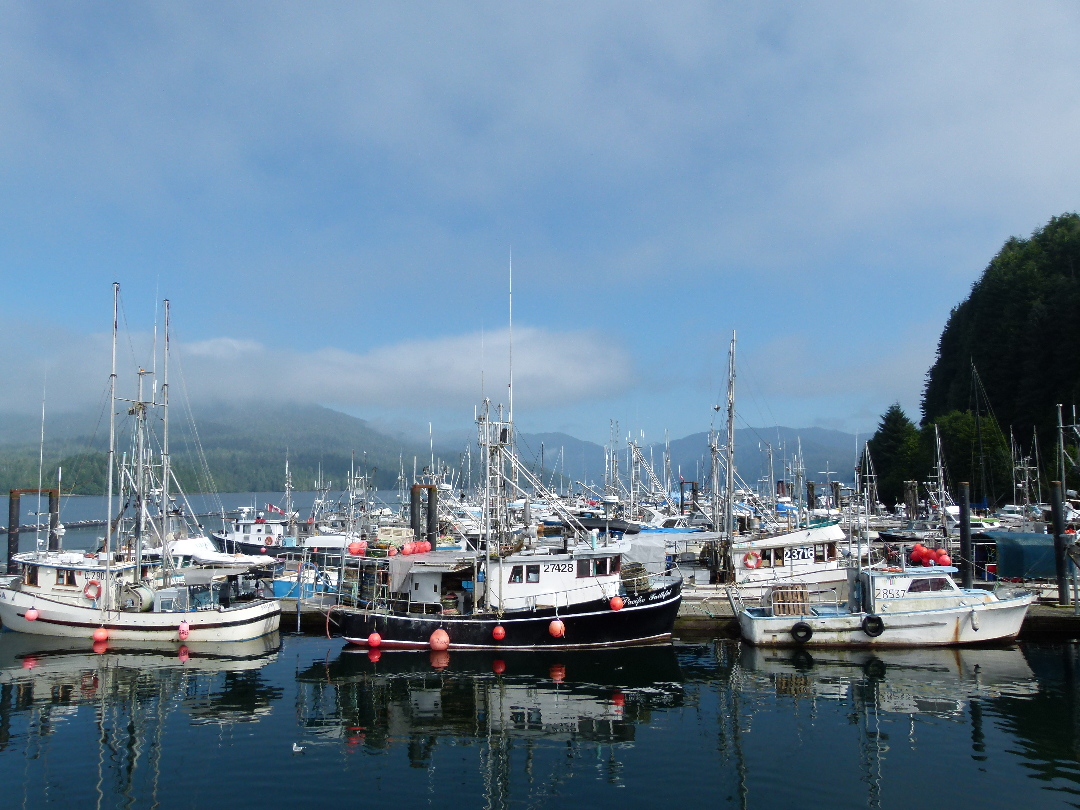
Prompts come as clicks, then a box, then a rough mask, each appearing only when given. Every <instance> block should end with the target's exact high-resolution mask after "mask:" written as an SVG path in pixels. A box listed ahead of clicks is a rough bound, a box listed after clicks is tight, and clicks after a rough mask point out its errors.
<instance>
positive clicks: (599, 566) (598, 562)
mask: <svg viewBox="0 0 1080 810" xmlns="http://www.w3.org/2000/svg"><path fill="white" fill-rule="evenodd" d="M593 576H596V577H606V576H607V557H600V558H598V559H595V560H593Z"/></svg>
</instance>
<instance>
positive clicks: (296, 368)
mask: <svg viewBox="0 0 1080 810" xmlns="http://www.w3.org/2000/svg"><path fill="white" fill-rule="evenodd" d="M6 329H10V330H11V332H12V333H16V332H17V333H18V334H19V335H21V338H20V340H19V347H20V349H21V351H19V352H14V353H12V354H9V355H7V356H6V357H4V358H3V359H0V378H3V379H11V380H13V381H15V380H19V381H20V382H18V383H17V384H12V385H9V386H6V387H4V388H3V389H2V390H0V407H2V408H3V409H5V410H19V411H27V410H32V409H33V408H35V407H37V405H38V403H39V402H40V396H41V377H39V376H36V375H35V374H34V373H33V372H32V371H31V369H33V370H35V371H42V373H44V370H46V369H47V371H48V374H49V379H50V384H49V386H50V387H49V402H50V407H51V408H56V409H59V410H69V409H79V410H83V409H87V408H89V407H90V406H91V405H92V404H93V403H94V402H96V401H97V399H98V398H100V395H101V392H102V391H103V390H104V388H105V386H106V384H107V381H108V367H109V341H108V338H107V337H106V336H103V335H91V336H74V335H70V334H64V333H60V332H56V331H49V330H44V329H35V328H32V327H29V326H27V325H25V324H22V325H17V326H11V325H9V326H8V327H6ZM9 337H13V335H9ZM152 344H153V340H152V336H151V335H148V334H135V335H132V336H131V339H130V340H128V339H127V338H122V339H121V341H120V348H119V351H118V357H119V359H118V368H119V373H118V389H119V393H120V394H121V395H122V396H131V395H133V392H134V385H135V383H134V379H135V377H134V374H133V369H134V368H135V367H136V366H137V365H139V364H142V365H143V366H145V367H147V368H150V367H152V363H153V360H152V359H151V357H152ZM509 349H510V341H509V332H508V330H506V329H503V330H498V331H494V332H487V333H486V334H484V333H480V332H472V333H468V334H461V335H451V336H447V337H443V338H434V339H417V340H412V341H407V342H404V343H398V344H393V345H387V346H380V347H376V348H373V349H371V350H369V351H366V352H363V353H356V352H350V351H346V350H343V349H339V348H334V347H324V348H320V349H316V350H314V351H309V352H304V351H296V350H292V349H271V348H268V347H267V346H266V345H264V344H262V343H260V342H258V341H255V340H237V339H233V338H222V337H217V338H209V339H204V340H200V341H194V342H191V343H180V342H174V354H173V357H172V361H171V372H172V374H173V378H172V379H171V380H170V384H171V388H172V391H173V396H174V397H175V396H177V394H178V393H180V391H179V386H180V385H184V386H185V387H186V388H187V393H188V395H189V396H190V397H191V398H192V400H193V401H196V402H198V401H200V400H201V401H207V400H211V399H214V400H225V401H237V402H242V401H247V400H251V399H258V400H260V401H265V400H266V399H268V398H269V399H270V400H272V401H275V402H278V401H286V400H291V401H305V402H314V403H320V404H324V405H329V406H332V407H337V408H341V409H344V410H350V411H354V412H363V411H364V410H365V409H374V410H377V411H379V412H383V413H385V412H387V411H388V410H392V409H411V410H427V411H432V410H435V411H441V412H449V411H453V410H455V409H457V410H459V411H460V412H461V415H462V416H463V417H465V416H467V415H469V414H471V410H472V406H473V405H476V404H479V402H480V400H481V385H482V381H483V384H484V386H485V389H486V393H487V395H488V396H489V397H490V398H491V399H492V401H493V402H496V403H499V402H502V403H506V402H507V401H508V390H507V383H508V380H509ZM513 351H514V396H515V405H517V404H519V403H520V405H521V406H525V407H529V408H538V409H539V408H548V407H562V406H568V405H572V404H575V403H581V402H587V401H589V400H595V399H600V398H604V397H608V396H611V395H612V394H616V393H621V392H623V391H625V390H626V389H627V388H628V387H630V386H631V385H633V384H634V382H635V380H634V376H633V369H632V367H631V363H630V361H629V358H628V356H627V354H626V352H625V351H624V349H623V348H622V347H621V346H619V345H617V344H615V343H613V342H612V341H610V340H609V339H607V338H605V337H604V336H602V335H599V334H596V333H592V332H578V333H562V332H553V331H550V330H546V329H539V328H534V327H519V328H517V329H516V330H515V331H514V343H513ZM28 356H29V358H32V360H31V362H29V363H27V360H28ZM5 366H6V367H5ZM158 369H159V371H160V370H161V366H159V367H158ZM129 389H130V390H129Z"/></svg>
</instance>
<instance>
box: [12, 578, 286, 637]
mask: <svg viewBox="0 0 1080 810" xmlns="http://www.w3.org/2000/svg"><path fill="white" fill-rule="evenodd" d="M30 608H35V609H36V610H37V611H38V617H37V619H36V620H34V621H29V620H27V618H26V611H27V610H28V609H30ZM0 621H2V622H3V626H4V629H6V630H13V631H15V632H18V633H29V634H32V635H38V636H59V637H64V638H86V639H90V638H93V637H94V631H95V630H98V629H99V628H104V629H105V630H106V631H108V634H109V639H111V640H117V641H121V640H123V641H163V642H170V641H175V642H177V643H179V642H185V643H192V642H197V641H247V640H250V639H255V638H261V637H262V636H265V635H266V634H268V633H273V632H275V631H276V630H277V629H278V625H279V624H280V622H281V606H280V605H279V604H278V603H277V602H276V601H274V600H271V599H261V600H258V601H255V602H248V603H242V604H240V605H236V606H234V607H229V608H223V609H219V610H196V611H188V612H176V613H172V612H169V613H149V612H148V613H128V612H123V611H107V612H106V611H103V610H101V609H99V608H95V607H83V606H80V605H71V604H65V603H62V602H55V601H52V600H49V599H43V598H42V597H41V596H40V595H35V594H27V593H23V592H21V591H17V590H12V589H7V588H5V589H2V590H0ZM181 622H186V623H187V625H188V633H187V636H185V637H184V638H180V623H181Z"/></svg>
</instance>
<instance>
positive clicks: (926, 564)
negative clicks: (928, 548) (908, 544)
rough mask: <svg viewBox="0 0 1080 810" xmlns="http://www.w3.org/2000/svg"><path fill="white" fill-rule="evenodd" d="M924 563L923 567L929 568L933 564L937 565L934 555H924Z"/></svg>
mask: <svg viewBox="0 0 1080 810" xmlns="http://www.w3.org/2000/svg"><path fill="white" fill-rule="evenodd" d="M922 564H923V568H929V567H930V566H931V565H937V563H936V562H935V560H934V558H933V557H932V556H928V557H923V561H922Z"/></svg>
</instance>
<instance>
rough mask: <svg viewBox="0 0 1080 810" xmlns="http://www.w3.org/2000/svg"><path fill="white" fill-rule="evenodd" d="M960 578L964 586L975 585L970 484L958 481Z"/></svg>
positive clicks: (971, 586)
mask: <svg viewBox="0 0 1080 810" xmlns="http://www.w3.org/2000/svg"><path fill="white" fill-rule="evenodd" d="M960 580H961V585H962V587H964V588H974V587H975V560H974V557H973V555H972V553H971V485H970V484H969V483H968V482H967V481H961V482H960Z"/></svg>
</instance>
